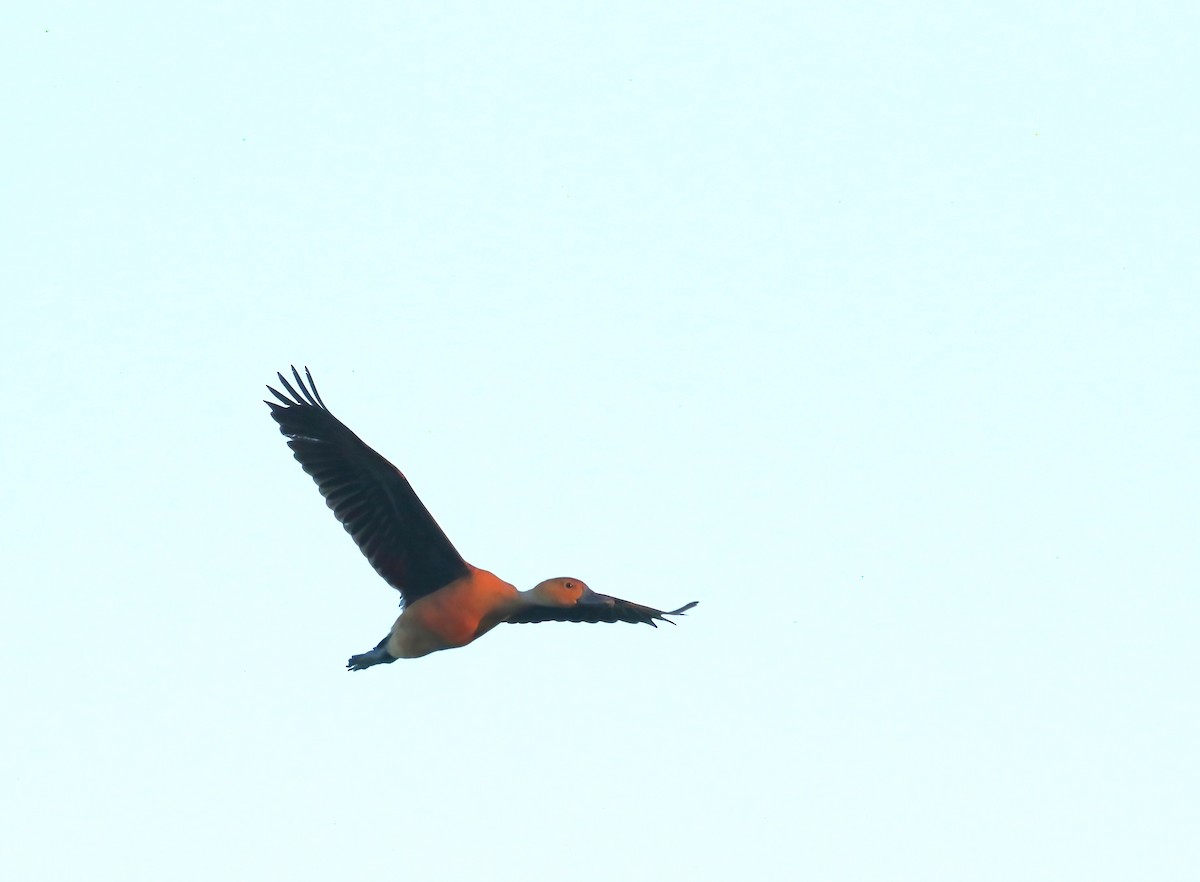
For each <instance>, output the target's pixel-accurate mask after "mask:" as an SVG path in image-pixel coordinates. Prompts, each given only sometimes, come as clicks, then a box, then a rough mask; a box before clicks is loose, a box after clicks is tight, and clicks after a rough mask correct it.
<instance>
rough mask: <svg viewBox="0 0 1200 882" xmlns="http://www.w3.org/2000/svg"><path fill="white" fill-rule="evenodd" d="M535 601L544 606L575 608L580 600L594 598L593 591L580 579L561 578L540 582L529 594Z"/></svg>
mask: <svg viewBox="0 0 1200 882" xmlns="http://www.w3.org/2000/svg"><path fill="white" fill-rule="evenodd" d="M529 593H530V595H532V597H533V599H534V600H535V601H536V602H537V603H540V604H542V605H543V606H563V607H567V606H575V604H577V603H579V601H580V600H585V601H586V598H588V597H590V596H592V589H591V588H589V587H588V586H587V585H585V584H584V583H583V582H581V581H580V580H579V579H572V578H570V577H568V576H560V577H559V578H557V579H547V580H546V581H544V582H538V583H537V584H536V585H534V586H533V589H532V590H531V591H530V592H529Z"/></svg>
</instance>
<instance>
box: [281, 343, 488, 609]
mask: <svg viewBox="0 0 1200 882" xmlns="http://www.w3.org/2000/svg"><path fill="white" fill-rule="evenodd" d="M304 374H305V376H306V377H308V386H305V384H304V380H302V379H301V378H300V374H299V372H298V371H297V370H296V368H295V367H293V368H292V376H293V377H295V378H296V384H297V385H298V386H299V387H300V393H299V394H297V392H296V390H295V389H293V388H292V385H291V384H290V383H289V382H288V381H287V379H286V378H285V377H284V376H283V374H279V381H280V382H281V383H282V384H283V387H284V388H285V389H287V391H288V392H289V393H290V394H291V396H292V397H291V398H288V397H287V396H286V395H283V394H281V393H280V392H277V391H276V390H275V389H272V388H271V387H270V386H268V387H267V388H268V389H270V391H271V393H272V394H273V395H274V396H275V397H276V398H278V399H279V400H280V401H282V402H283V404H276V403H275V402H273V401H267V402H264V403H265V404H266V405H267V406H268V407H270V408H271V416H272V417H273V418H274V420H275V422H277V423H279V431H280V432H282V433H283V434H284V435H286V436H287V437H288V439H289V440H288V447H290V448H292V453H293V455H294V456H295V457H296V459H297V461H299V463H300V465H301V466H303V467H304V471H306V472H308V473H309V474H310V475H312V478H313V480H314V481H316V483H317V487H319V488H320V490H321V495H322V496H324V497H325V503H326V504H327V505H328V506H329V507H330V508H331V509H333V513H334V515H335V516H336V517H337V519H338V520H339V521H341V522H342V526H343V527H345V528H346V532H347V533H349V534H350V535H351V536H352V537H353V538H354V541H355V542H356V543H357V544H358V547H359V548H360V549H361V550H362V553H363V554H365V555H366V557H367V560H369V561H370V562H371V566H373V567H374V568H375V572H377V573H379V575H381V576H382V577H383V578H384V579H385V580H386V581H387V583H388V584H389V585H391V586H392V587H393V588H396V589H398V590H399V591H400V594H401V596H402V597H403V598H404V601H403V602H405V603H412V602H413V601H415V600H417V599H418V598H421V597H424V596H425V595H426V594H429V593H431V592H433V591H436V590H437V589H438V588H441V587H442V586H443V585H445V584H447V583H448V582H452V581H454V580H455V579H457V578H459V577H460V576H465V575H466V574H467V572H468V569H467V564H466V563H465V562H464V561H463V559H462V557H461V556H460V555H459V553H458V552H457V551H456V550H455V549H454V546H453V545H451V544H450V540H449V539H447V538H446V534H445V533H443V532H442V528H441V527H439V526H438V525H437V521H435V520H434V519H433V516H432V515H431V514H429V512H428V510H426V508H425V506H424V505H422V504H421V500H420V499H418V498H417V494H416V493H414V492H413V489H412V487H411V486H410V485H409V483H408V480H407V479H406V478H405V477H404V475H402V474H401V473H400V470H399V469H397V468H396V467H395V466H394V465H392V464H391V463H390V462H388V461H387V460H386V459H384V458H383V457H382V456H380V455H379V454H378V453H376V452H375V451H374V450H372V449H371V448H370V447H368V446H367V445H366V444H364V443H363V442H362V440H361V439H360V438H359V437H358V436H357V435H355V434H354V433H353V432H351V431H350V430H349V429H348V428H346V426H345V425H344V424H343V423H342V421H341V420H339V419H338V418H337V417H335V416H334V415H333V414H331V413H330V412H329V410H328V408H326V407H325V402H324V401H322V400H321V396H320V394H318V392H317V385H316V383H314V382H313V378H312V374H310V373H309V372H308V368H305V369H304ZM310 388H311V390H312V391H311V392H310V391H309V389H310Z"/></svg>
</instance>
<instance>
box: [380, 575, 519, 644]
mask: <svg viewBox="0 0 1200 882" xmlns="http://www.w3.org/2000/svg"><path fill="white" fill-rule="evenodd" d="M516 597H517V589H516V588H514V587H513V586H512V585H510V584H508V583H507V582H505V581H503V580H502V579H499V578H497V577H496V576H494V575H493V574H492V573H489V572H488V571H487V570H480V569H476V568H474V567H472V568H471V572H470V573H469V574H468V575H466V576H464V577H463V578H461V579H456V580H455V581H453V582H451V583H450V584H449V585H446V586H445V587H444V588H439V589H438V590H437V591H435V592H433V593H432V594H429V595H427V596H425V597H422V598H421V599H420V600H418V601H417V602H416V603H414V604H412V606H410V607H408V608H407V609H405V610H404V612H403V613H402V614H401V616H400V618H398V619H397V620H396V624H395V625H394V626H393V627H392V635H391V638H390V639H389V640H388V652H389V653H391V654H392V655H393V656H395V657H396V658H419V657H420V656H423V655H428V654H429V653H431V652H437V651H438V650H439V649H451V648H454V647H458V646H466V645H467V644H468V643H470V642H471V641H472V640H474V639H476V638H477V637H480V636H482V635H483V634H486V633H487V632H488V631H490V630H491V629H492V628H494V627H495V626H496V625H497V624H498V623H499V622H500V620H501V619H502V618H503V617H504V616H505V615H506V614H507V613H508V611H509V610H510V609H511V607H512V604H513V602H514V601H515V600H516Z"/></svg>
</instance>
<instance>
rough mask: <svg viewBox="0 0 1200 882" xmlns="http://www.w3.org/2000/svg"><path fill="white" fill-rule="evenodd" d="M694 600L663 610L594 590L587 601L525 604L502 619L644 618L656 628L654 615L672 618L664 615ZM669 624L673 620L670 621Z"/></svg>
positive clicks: (680, 611) (525, 622)
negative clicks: (564, 604)
mask: <svg viewBox="0 0 1200 882" xmlns="http://www.w3.org/2000/svg"><path fill="white" fill-rule="evenodd" d="M697 603H699V601H698V600H693V601H692V602H691V603H688V604H684V605H683V606H681V607H679V609H673V610H671V611H670V612H663V611H662V610H660V609H654V608H652V607H649V606H642V605H641V604H640V603H631V602H630V601H628V600H621V598H619V597H609V596H608V595H607V594H593V595H592V599H591V600H590V601H589V602H586V603H578V604H576V605H575V606H567V607H561V606H559V607H554V606H532V607H527V608H525V609H523V610H521V611H520V612H518V613H515V614H514V615H512V616H510V617H509V618H507V619H505V621H506V622H508V623H510V624H513V625H528V624H534V623H537V622H592V623H595V622H635V623H636V622H644V623H645V624H647V625H650V626H651V627H652V628H657V627H658V625H656V624H654V622H655V620H656V619H657V620H658V621H660V622H671V620H670V619H667V618H664V616H681V615H683V614H684V613H685V612H687V611H688V610H689V609H691V608H692V607H693V606H695V605H696V604H697ZM671 624H672V625H673V624H675V623H674V622H671Z"/></svg>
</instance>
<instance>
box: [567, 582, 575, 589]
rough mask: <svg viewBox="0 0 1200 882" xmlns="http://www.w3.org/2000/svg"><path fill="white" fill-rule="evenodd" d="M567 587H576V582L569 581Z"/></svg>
mask: <svg viewBox="0 0 1200 882" xmlns="http://www.w3.org/2000/svg"><path fill="white" fill-rule="evenodd" d="M567 587H568V588H574V587H575V583H574V582H568V583H567Z"/></svg>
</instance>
